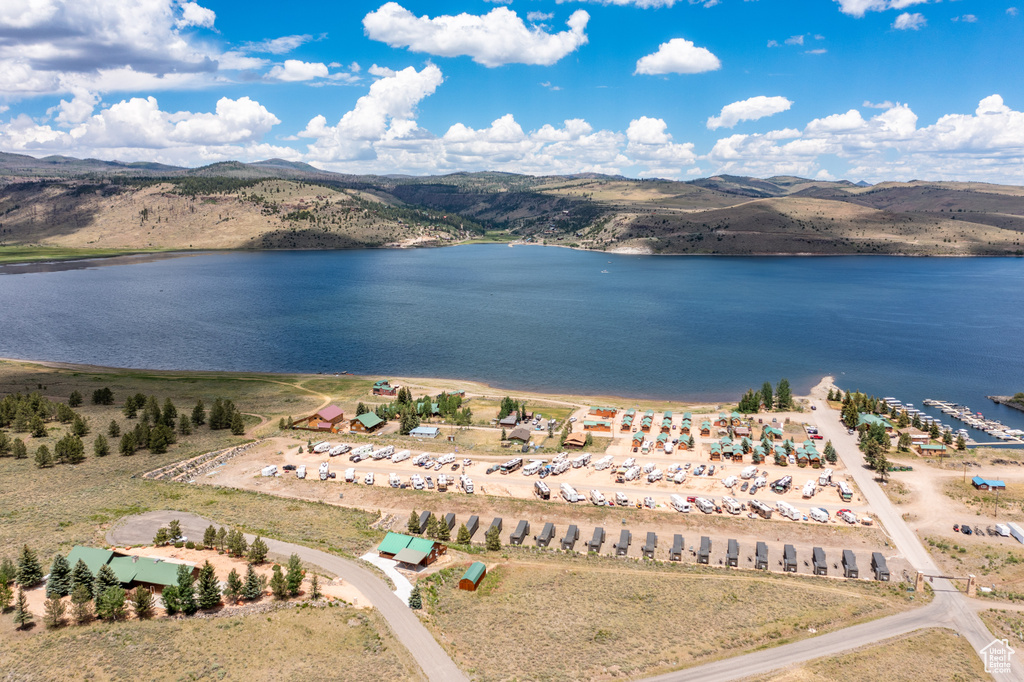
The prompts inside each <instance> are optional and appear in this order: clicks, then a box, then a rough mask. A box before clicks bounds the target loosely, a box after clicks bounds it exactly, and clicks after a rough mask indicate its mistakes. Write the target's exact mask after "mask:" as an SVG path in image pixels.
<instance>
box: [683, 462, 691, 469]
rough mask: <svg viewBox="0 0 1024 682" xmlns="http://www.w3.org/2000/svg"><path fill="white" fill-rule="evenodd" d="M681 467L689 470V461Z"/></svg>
mask: <svg viewBox="0 0 1024 682" xmlns="http://www.w3.org/2000/svg"><path fill="white" fill-rule="evenodd" d="M683 468H684V469H686V470H687V471H689V470H690V463H689V462H687V463H686V464H684V465H683Z"/></svg>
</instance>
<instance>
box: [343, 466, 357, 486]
mask: <svg viewBox="0 0 1024 682" xmlns="http://www.w3.org/2000/svg"><path fill="white" fill-rule="evenodd" d="M355 480H356V470H355V469H354V468H352V467H349V468H348V469H345V483H355Z"/></svg>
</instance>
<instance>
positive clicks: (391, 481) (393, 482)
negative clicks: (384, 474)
mask: <svg viewBox="0 0 1024 682" xmlns="http://www.w3.org/2000/svg"><path fill="white" fill-rule="evenodd" d="M388 485H390V486H391V487H392V488H397V487H399V486H400V485H402V479H400V478H399V477H398V474H389V475H388Z"/></svg>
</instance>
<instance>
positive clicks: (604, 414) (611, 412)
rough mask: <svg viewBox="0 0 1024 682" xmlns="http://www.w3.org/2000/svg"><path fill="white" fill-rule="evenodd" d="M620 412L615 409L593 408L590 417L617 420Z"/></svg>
mask: <svg viewBox="0 0 1024 682" xmlns="http://www.w3.org/2000/svg"><path fill="white" fill-rule="evenodd" d="M618 413H619V411H618V410H617V409H615V408H614V407H591V408H590V415H591V416H594V417H601V418H602V419H615V415H616V414H618Z"/></svg>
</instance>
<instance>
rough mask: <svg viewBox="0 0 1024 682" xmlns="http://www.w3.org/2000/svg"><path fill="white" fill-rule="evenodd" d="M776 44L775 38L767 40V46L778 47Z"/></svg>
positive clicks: (777, 43)
mask: <svg viewBox="0 0 1024 682" xmlns="http://www.w3.org/2000/svg"><path fill="white" fill-rule="evenodd" d="M778 46H779V41H777V40H769V41H768V47H778Z"/></svg>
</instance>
